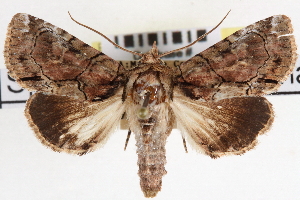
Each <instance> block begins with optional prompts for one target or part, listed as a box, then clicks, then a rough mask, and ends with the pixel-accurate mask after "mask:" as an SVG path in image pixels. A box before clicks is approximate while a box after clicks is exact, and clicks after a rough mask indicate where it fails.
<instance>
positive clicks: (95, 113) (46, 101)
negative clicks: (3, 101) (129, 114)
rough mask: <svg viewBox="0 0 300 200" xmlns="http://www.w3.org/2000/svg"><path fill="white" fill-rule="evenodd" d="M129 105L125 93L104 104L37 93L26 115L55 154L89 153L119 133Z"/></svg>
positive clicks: (27, 107) (27, 108)
mask: <svg viewBox="0 0 300 200" xmlns="http://www.w3.org/2000/svg"><path fill="white" fill-rule="evenodd" d="M125 105H126V103H123V102H122V90H119V91H118V93H117V94H116V95H114V96H112V97H110V98H108V99H106V100H104V101H97V102H89V101H80V100H78V99H75V98H72V97H67V96H58V95H44V94H42V93H35V94H34V95H32V96H31V97H30V99H29V100H28V101H27V104H26V110H25V114H26V116H27V119H28V121H29V124H30V126H31V127H32V128H33V130H34V132H35V134H36V136H37V138H38V139H39V140H40V141H41V142H42V143H43V144H45V145H46V146H48V147H50V148H52V149H53V150H54V151H59V152H61V151H64V152H68V153H74V154H79V155H82V154H85V153H87V152H90V151H93V150H95V149H96V148H98V147H99V146H101V145H103V144H104V143H105V142H106V140H107V139H108V137H109V135H110V134H111V133H112V132H114V131H116V129H117V127H118V125H119V123H120V120H121V118H122V115H123V113H124V111H125Z"/></svg>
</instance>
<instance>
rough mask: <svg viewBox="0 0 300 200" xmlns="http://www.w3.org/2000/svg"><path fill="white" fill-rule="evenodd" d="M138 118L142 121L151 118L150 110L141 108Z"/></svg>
mask: <svg viewBox="0 0 300 200" xmlns="http://www.w3.org/2000/svg"><path fill="white" fill-rule="evenodd" d="M137 116H138V118H140V119H148V118H149V109H148V108H146V107H141V108H140V109H139V110H138V112H137Z"/></svg>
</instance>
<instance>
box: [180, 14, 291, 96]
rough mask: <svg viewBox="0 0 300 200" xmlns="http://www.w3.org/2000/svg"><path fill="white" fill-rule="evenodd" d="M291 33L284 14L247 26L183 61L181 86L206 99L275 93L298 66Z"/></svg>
mask: <svg viewBox="0 0 300 200" xmlns="http://www.w3.org/2000/svg"><path fill="white" fill-rule="evenodd" d="M292 32H293V29H292V25H291V21H290V19H289V18H288V17H287V16H284V15H277V16H272V17H269V18H267V19H265V20H261V21H258V22H256V23H254V24H252V25H250V26H247V27H246V28H244V29H241V30H239V31H237V32H235V33H234V34H232V35H230V36H229V37H227V38H225V39H224V40H222V41H220V42H218V43H216V44H215V45H213V46H211V47H210V48H208V49H206V50H205V51H203V52H201V53H199V54H197V55H196V56H194V57H193V58H191V59H190V60H188V61H186V62H184V63H183V64H181V65H180V70H181V72H182V78H181V79H179V82H180V84H179V87H180V88H181V90H182V91H183V92H184V93H185V95H187V96H189V97H190V98H192V99H202V100H206V101H209V100H220V99H224V98H231V97H238V96H261V95H263V94H269V93H272V92H274V91H276V90H277V88H278V87H279V86H280V84H281V83H282V82H283V81H285V80H286V79H287V77H288V75H289V74H290V73H291V72H292V70H293V68H294V67H295V62H296V58H297V54H296V44H295V39H294V36H292V35H290V34H291V33H292Z"/></svg>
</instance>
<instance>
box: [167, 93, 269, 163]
mask: <svg viewBox="0 0 300 200" xmlns="http://www.w3.org/2000/svg"><path fill="white" fill-rule="evenodd" d="M170 105H171V107H172V109H173V111H174V114H175V117H176V122H177V127H178V128H179V130H180V131H181V132H182V134H183V136H184V137H186V138H187V140H188V141H189V142H190V144H191V145H192V147H194V148H195V149H196V150H199V151H201V152H203V153H205V154H207V155H209V156H211V157H212V158H216V157H219V156H222V155H229V154H236V155H238V154H242V153H244V152H246V151H247V150H249V149H251V148H253V147H254V146H255V144H256V143H257V141H256V138H257V136H258V135H260V134H263V133H265V132H266V131H267V130H268V129H269V128H270V126H271V124H272V122H273V118H274V114H273V111H272V105H271V103H269V102H268V101H267V99H265V98H264V97H234V98H230V99H222V100H220V101H217V102H201V101H199V100H192V99H190V98H188V97H186V96H185V95H184V94H182V93H181V92H180V91H178V90H177V91H176V90H175V91H174V99H173V101H172V102H171V104H170Z"/></svg>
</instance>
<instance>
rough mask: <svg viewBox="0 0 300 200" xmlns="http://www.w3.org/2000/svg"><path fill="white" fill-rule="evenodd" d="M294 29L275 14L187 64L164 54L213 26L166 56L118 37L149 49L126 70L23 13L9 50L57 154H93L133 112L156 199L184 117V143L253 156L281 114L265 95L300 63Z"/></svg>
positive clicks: (29, 111) (145, 175)
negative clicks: (173, 63)
mask: <svg viewBox="0 0 300 200" xmlns="http://www.w3.org/2000/svg"><path fill="white" fill-rule="evenodd" d="M224 19H225V18H224ZM224 19H223V20H224ZM223 20H222V21H223ZM222 21H221V22H222ZM221 22H220V23H221ZM77 23H79V22H77ZM220 23H219V24H220ZM79 24H80V23H79ZM219 24H218V25H219ZM81 25H82V24H81ZM218 25H217V26H218ZM92 30H93V29H92ZM93 31H95V30H93ZM95 32H97V31H95ZM210 32H211V31H210ZM210 32H208V33H210ZM292 32H293V29H292V25H291V22H290V19H289V18H288V17H287V16H284V15H276V16H272V17H269V18H267V19H264V20H261V21H258V22H256V23H254V24H252V25H249V26H247V27H246V28H244V29H241V30H239V31H237V32H235V33H234V34H232V35H230V36H228V37H227V38H225V39H224V40H222V41H220V42H218V43H216V44H215V45H213V46H211V47H210V48H208V49H206V50H205V51H203V52H201V53H199V54H197V55H195V56H194V57H192V58H191V59H189V60H187V61H185V62H183V63H182V64H181V65H180V66H179V67H170V66H168V65H166V64H165V63H164V61H163V60H161V59H160V58H161V57H163V56H165V55H167V54H169V53H172V52H174V51H179V50H182V49H184V48H186V47H189V46H191V45H193V44H194V43H196V42H197V41H198V40H200V39H202V38H203V37H205V36H206V35H207V34H208V33H206V34H205V35H203V36H201V37H200V38H198V39H197V40H196V41H194V42H193V43H191V44H190V45H188V46H186V47H183V48H180V49H176V50H173V51H170V52H167V53H164V54H160V55H159V54H158V49H157V47H156V44H155V43H154V44H153V47H152V49H151V50H150V51H149V52H147V53H144V54H142V53H137V52H131V51H129V50H126V49H124V48H122V47H120V46H118V45H117V44H114V45H116V46H117V47H119V48H121V49H123V50H125V51H128V52H131V53H133V54H135V55H139V56H141V59H140V60H139V61H138V62H137V65H136V66H135V67H133V68H131V69H126V68H125V67H124V66H122V65H121V64H120V63H119V62H117V61H115V60H113V59H112V58H110V57H108V56H106V55H105V54H104V53H102V52H99V51H97V50H96V49H94V48H92V47H90V46H89V45H87V44H85V43H83V42H82V41H80V40H79V39H77V38H76V37H74V36H72V35H70V34H69V33H67V32H66V31H64V30H62V29H60V28H58V27H56V26H54V25H52V24H50V23H48V22H45V21H44V20H42V19H39V18H36V17H33V16H31V15H28V14H20V13H19V14H16V15H15V16H14V17H13V18H12V20H11V22H10V24H9V26H8V32H7V38H6V42H5V51H4V56H5V62H6V66H7V68H8V70H9V72H8V73H9V75H10V76H11V77H12V78H14V79H15V80H16V81H17V82H18V83H19V84H20V85H21V86H22V87H23V88H27V89H28V90H30V91H36V93H35V94H34V95H32V96H31V97H30V99H29V100H28V101H27V104H26V109H25V115H26V117H27V119H28V122H29V124H30V126H31V127H32V129H33V130H34V132H35V134H36V136H37V138H38V139H39V140H40V141H41V142H42V143H43V144H44V145H46V146H47V147H50V148H51V149H53V150H54V151H57V152H67V153H71V154H78V155H83V154H86V153H89V152H92V151H94V150H96V149H97V148H99V147H101V146H102V145H103V144H104V143H105V142H106V141H107V140H108V138H109V136H110V135H111V134H112V133H113V132H115V131H116V130H117V128H118V125H119V123H120V120H121V118H122V116H125V118H126V119H127V120H128V124H129V133H131V132H132V133H134V135H135V139H136V146H137V155H138V166H139V172H138V174H139V176H140V186H141V189H142V191H143V192H144V195H145V197H154V196H156V194H157V193H158V192H159V191H160V190H161V186H162V177H163V176H164V175H165V174H166V170H165V167H164V166H165V164H166V150H165V144H166V140H167V138H168V136H169V135H170V133H171V131H172V127H173V125H174V124H175V122H176V124H177V128H178V129H179V130H180V131H181V133H182V137H183V138H184V142H185V139H186V140H187V141H188V142H189V144H190V145H191V146H192V148H194V149H196V150H198V151H200V152H202V153H204V154H206V155H208V156H210V157H212V158H218V157H220V156H224V155H230V154H231V155H240V154H243V153H245V152H246V151H248V150H250V149H252V148H253V147H254V146H255V145H256V143H257V140H256V138H257V136H258V135H260V134H263V133H265V132H266V131H268V129H269V128H270V126H271V124H272V122H273V118H274V113H273V110H272V105H271V103H270V102H268V100H267V99H266V98H264V97H262V96H263V95H265V94H269V93H272V92H275V91H276V90H277V89H278V87H279V86H280V84H281V83H282V82H283V81H285V80H286V79H287V77H288V75H289V74H290V73H291V72H292V70H293V68H294V66H295V62H296V58H297V54H296V45H295V40H294V36H293V35H291V34H292ZM99 34H100V35H102V36H103V34H101V33H99ZM107 39H108V38H107ZM108 40H109V39H108ZM110 42H112V41H110ZM112 43H113V42H112ZM124 114H125V115H124ZM184 144H185V143H184Z"/></svg>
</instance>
